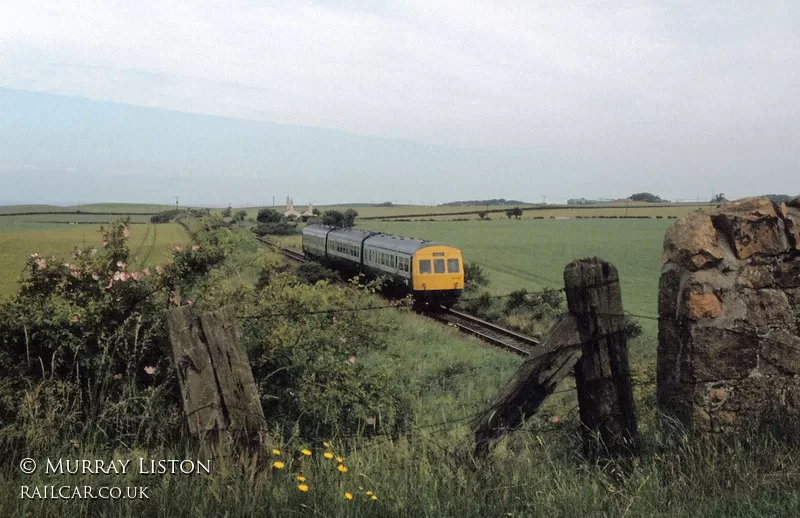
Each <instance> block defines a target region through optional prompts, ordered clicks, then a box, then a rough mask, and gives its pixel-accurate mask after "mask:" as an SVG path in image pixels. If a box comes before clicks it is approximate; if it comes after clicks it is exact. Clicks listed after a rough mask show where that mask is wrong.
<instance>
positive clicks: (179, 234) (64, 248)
mask: <svg viewBox="0 0 800 518" xmlns="http://www.w3.org/2000/svg"><path fill="white" fill-rule="evenodd" d="M57 226H60V227H61V228H55V229H53V228H51V229H49V230H28V231H18V232H0V271H2V272H3V274H2V275H0V299H3V298H7V297H9V296H11V295H12V294H13V293H15V292H16V290H17V282H18V278H19V276H20V275H21V273H22V269H23V267H24V266H25V261H26V260H27V258H28V256H29V255H30V254H32V253H38V254H41V255H42V256H45V257H47V256H50V255H56V256H59V257H67V256H69V254H70V252H72V250H73V249H74V248H75V247H83V246H100V241H101V237H100V225H70V226H69V227H68V228H63V225H57ZM130 228H131V237H130V242H129V246H130V248H131V253H132V254H133V256H134V257H135V258H136V261H135V262H133V261H132V264H134V265H136V266H144V265H153V264H158V263H161V262H164V261H166V260H167V258H168V257H169V251H170V248H171V246H172V245H173V244H183V243H187V242H188V241H189V235H188V234H187V232H186V230H185V229H184V228H183V227H181V226H180V225H178V224H174V223H170V224H162V225H151V224H146V225H131V227H130Z"/></svg>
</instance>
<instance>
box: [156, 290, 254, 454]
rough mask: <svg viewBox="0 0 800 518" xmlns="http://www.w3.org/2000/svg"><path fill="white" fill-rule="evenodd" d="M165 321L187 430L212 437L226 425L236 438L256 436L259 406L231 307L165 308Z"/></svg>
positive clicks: (251, 374)
mask: <svg viewBox="0 0 800 518" xmlns="http://www.w3.org/2000/svg"><path fill="white" fill-rule="evenodd" d="M167 327H168V328H169V336H170V342H171V343H172V352H173V357H174V361H175V366H176V367H177V370H178V382H179V383H180V388H181V396H182V398H183V409H184V412H185V413H186V418H187V421H188V424H189V431H190V433H191V434H192V435H195V436H198V437H201V438H210V439H211V440H212V442H214V441H216V439H217V438H218V437H219V434H220V432H222V431H228V432H230V433H231V435H232V438H233V439H234V440H235V441H236V442H242V440H244V441H246V442H247V443H249V444H251V445H252V444H253V443H257V442H259V441H260V439H261V436H260V432H262V431H263V430H264V429H265V428H266V422H265V419H264V411H263V409H262V408H261V401H260V398H259V395H258V390H257V389H256V385H255V381H254V379H253V373H252V370H251V369H250V363H249V362H248V359H247V354H246V353H245V351H244V350H243V349H242V347H241V345H240V343H239V336H238V331H237V328H236V320H235V315H234V314H233V312H232V310H231V309H230V308H225V309H222V310H219V311H214V312H210V313H205V314H203V315H201V316H200V317H199V318H198V317H196V316H195V315H194V313H193V312H192V307H191V306H181V307H178V308H174V309H171V310H169V312H168V313H167Z"/></svg>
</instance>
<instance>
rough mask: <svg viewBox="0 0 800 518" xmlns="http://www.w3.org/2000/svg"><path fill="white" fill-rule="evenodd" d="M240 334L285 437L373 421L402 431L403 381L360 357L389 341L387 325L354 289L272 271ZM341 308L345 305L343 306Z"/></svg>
mask: <svg viewBox="0 0 800 518" xmlns="http://www.w3.org/2000/svg"><path fill="white" fill-rule="evenodd" d="M269 279H270V280H269V283H268V285H266V286H265V288H264V290H263V292H262V293H261V294H260V295H259V298H258V301H257V302H256V308H255V311H256V312H258V313H262V314H267V315H270V316H269V317H268V318H264V319H251V320H245V321H243V337H244V341H245V345H246V347H247V349H248V351H249V352H248V354H249V356H250V359H251V365H252V366H253V376H254V378H255V379H256V380H258V381H257V383H258V385H259V392H260V394H261V397H262V404H263V406H264V413H265V415H267V416H268V419H269V420H270V423H271V424H272V425H274V426H276V427H277V428H278V429H279V430H280V431H281V432H282V433H283V434H284V436H286V437H289V436H292V435H300V436H301V437H303V438H306V439H309V440H317V439H323V438H324V439H329V438H332V437H335V436H341V435H350V434H354V433H357V432H358V431H359V430H363V429H364V428H365V427H366V426H367V423H368V422H369V421H370V420H375V422H376V423H377V426H379V427H380V429H381V430H383V431H384V432H390V433H395V432H397V431H400V430H403V429H405V428H406V427H407V426H408V425H409V423H410V419H411V411H410V403H409V401H408V399H407V396H406V395H405V394H404V392H403V389H402V385H401V384H398V383H396V382H394V381H393V380H392V379H391V378H390V377H389V376H388V375H387V374H386V373H383V372H381V371H378V370H375V369H367V368H366V366H364V365H363V364H362V363H361V361H360V357H361V355H362V354H363V353H364V352H366V351H367V350H368V349H383V348H385V347H386V337H387V333H388V332H389V331H390V329H389V328H388V327H386V326H384V325H382V324H380V323H378V322H379V320H377V319H375V317H374V316H373V315H370V314H369V313H370V312H359V311H346V309H347V308H348V307H352V306H357V307H358V306H364V305H368V302H367V301H360V300H359V298H360V297H357V298H356V299H355V300H354V298H353V294H352V292H351V291H349V290H347V289H345V288H332V287H330V286H328V284H327V283H326V282H324V281H323V282H318V283H317V284H315V285H313V286H310V285H307V284H297V283H296V278H294V277H293V276H290V275H288V274H286V273H283V272H279V271H273V272H271V273H270V275H269ZM342 310H344V311H342Z"/></svg>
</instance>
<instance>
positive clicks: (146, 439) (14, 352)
mask: <svg viewBox="0 0 800 518" xmlns="http://www.w3.org/2000/svg"><path fill="white" fill-rule="evenodd" d="M127 225H128V221H127V220H125V221H120V222H118V223H116V224H114V225H113V226H112V227H111V228H109V229H108V230H106V229H103V230H102V232H103V242H102V245H101V246H100V247H98V248H90V247H87V248H76V249H75V250H74V251H73V253H72V257H71V258H70V260H69V261H65V260H63V259H57V258H55V257H50V258H44V257H41V256H40V255H38V254H32V255H31V256H30V257H29V258H28V261H27V264H26V269H25V273H26V275H25V279H24V280H23V281H22V283H21V288H20V292H19V294H18V295H17V296H16V297H15V298H14V299H12V300H11V301H10V302H9V303H7V304H5V305H3V306H0V345H2V347H1V348H0V355H1V357H0V362H2V363H1V364H0V379H2V380H3V383H4V385H5V387H6V388H9V387H13V388H15V389H16V390H13V391H10V392H6V394H5V396H9V395H10V394H13V397H10V399H8V398H7V399H5V400H4V401H3V405H2V406H3V407H4V408H3V411H2V415H3V425H5V426H4V429H3V437H2V439H3V440H5V441H6V442H11V443H20V442H26V443H27V445H28V446H30V447H37V446H38V447H46V446H47V444H53V445H56V444H64V443H66V442H68V441H79V442H84V441H89V442H91V443H97V442H102V443H112V444H126V445H130V444H142V443H153V442H157V441H164V440H167V439H168V438H174V437H175V436H176V434H177V433H178V432H179V430H180V426H181V424H182V422H183V420H182V419H181V418H180V406H179V398H177V397H176V391H177V383H176V379H175V375H174V369H173V368H172V360H171V358H172V354H171V351H170V349H169V345H168V343H169V341H168V339H167V336H166V329H165V325H164V321H165V314H166V309H167V305H168V304H169V303H170V301H173V302H174V301H175V300H176V298H175V297H173V294H174V290H175V286H177V285H180V286H181V287H182V288H183V289H184V294H185V295H187V296H192V295H191V294H192V293H193V291H194V287H195V286H196V285H197V284H199V283H200V282H201V281H202V279H203V278H204V277H205V275H206V274H207V273H208V272H209V271H210V270H211V269H212V268H213V267H214V266H215V265H217V264H219V263H220V262H221V261H222V260H223V259H224V257H225V256H226V253H225V250H224V249H223V246H222V243H221V242H219V240H216V239H213V238H212V239H206V238H204V239H203V241H202V243H201V244H195V245H193V246H190V247H186V248H181V247H176V248H175V249H174V250H173V257H172V259H171V260H170V261H169V263H168V264H167V265H165V266H158V267H156V268H154V269H153V270H150V269H149V268H143V269H140V270H133V269H132V268H130V267H129V265H128V261H129V256H130V251H129V248H128V246H127V239H128V236H129V231H128V227H127ZM159 294H160V295H161V296H158V295H159ZM37 429H38V430H47V432H46V433H44V434H42V433H39V434H36V433H35V430H37Z"/></svg>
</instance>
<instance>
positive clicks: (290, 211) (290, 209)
mask: <svg viewBox="0 0 800 518" xmlns="http://www.w3.org/2000/svg"><path fill="white" fill-rule="evenodd" d="M313 215H314V206H313V205H311V204H310V203H309V204H308V208H307V209H306V210H305V212H303V213H300V212H297V211H296V210H295V208H294V201H293V200H292V199H291V198H290V197H288V196H287V197H286V210H285V211H283V216H284V217H286V218H289V217H292V216H294V217H295V218H300V217H302V216H313Z"/></svg>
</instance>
